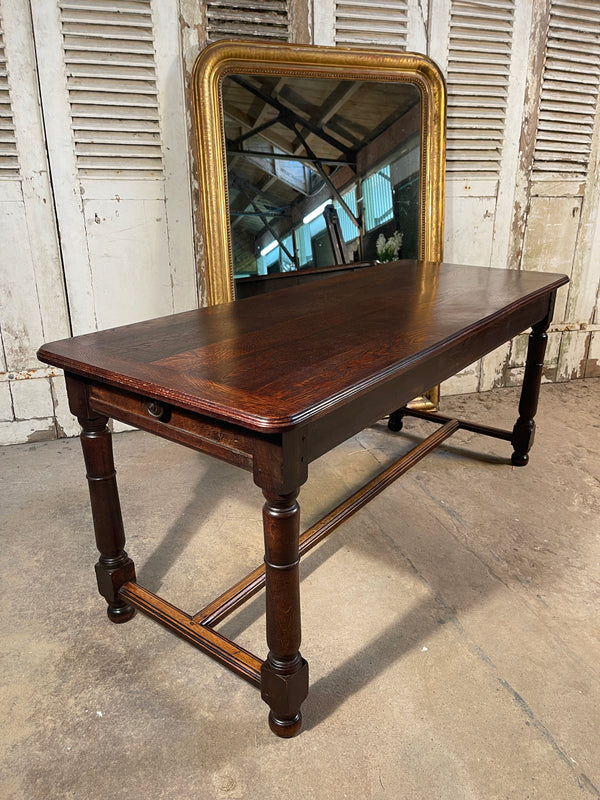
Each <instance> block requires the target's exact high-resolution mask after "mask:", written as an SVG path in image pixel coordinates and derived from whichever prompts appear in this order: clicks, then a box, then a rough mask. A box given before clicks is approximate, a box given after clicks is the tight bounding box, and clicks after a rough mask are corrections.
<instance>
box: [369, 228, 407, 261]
mask: <svg viewBox="0 0 600 800" xmlns="http://www.w3.org/2000/svg"><path fill="white" fill-rule="evenodd" d="M402 239H404V234H403V233H400V231H396V232H395V233H394V234H393V235H392V236H390V238H389V239H388V240H387V241H386V238H385V236H384V235H383V233H380V234H379V236H378V237H377V241H376V242H375V248H376V250H377V258H378V259H379V260H380V261H396V259H397V258H398V252H399V251H400V248H401V247H402Z"/></svg>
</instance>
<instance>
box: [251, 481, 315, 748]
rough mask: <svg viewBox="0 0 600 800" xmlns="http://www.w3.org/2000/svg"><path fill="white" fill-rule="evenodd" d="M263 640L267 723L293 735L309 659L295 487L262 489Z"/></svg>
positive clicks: (280, 732)
mask: <svg viewBox="0 0 600 800" xmlns="http://www.w3.org/2000/svg"><path fill="white" fill-rule="evenodd" d="M264 495H265V498H266V501H267V502H266V503H265V505H264V507H263V523H264V534H265V571H266V609H267V644H268V646H269V654H268V656H267V659H266V661H264V662H263V665H262V669H261V694H262V698H263V700H264V701H265V702H266V703H267V704H268V705H269V707H270V709H271V711H270V713H269V725H270V727H271V730H272V731H273V732H274V733H276V734H277V735H278V736H282V737H285V738H289V737H291V736H295V735H296V734H297V733H298V732H299V730H300V727H301V725H302V714H301V712H300V706H301V704H302V702H303V701H304V700H305V698H306V696H307V695H308V664H307V663H306V661H305V660H304V659H303V658H302V656H301V655H300V653H299V647H300V638H301V629H300V583H299V572H298V565H299V553H298V539H299V533H300V529H299V523H300V511H299V508H298V503H297V502H296V497H297V496H298V493H297V492H294V493H292V494H287V495H276V494H271V493H269V492H267V491H264Z"/></svg>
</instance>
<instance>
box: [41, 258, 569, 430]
mask: <svg viewBox="0 0 600 800" xmlns="http://www.w3.org/2000/svg"><path fill="white" fill-rule="evenodd" d="M566 280H567V279H566V278H565V277H564V276H556V275H547V274H544V273H537V272H536V273H534V272H521V271H513V270H503V269H484V268H478V267H464V266H454V265H446V264H443V265H440V264H435V263H423V262H414V261H405V262H402V261H401V262H395V263H392V264H381V265H379V266H377V267H376V268H373V269H367V270H358V271H357V272H354V273H352V274H351V275H345V276H344V277H343V278H331V279H327V280H323V281H321V282H320V283H319V284H317V285H315V286H298V287H294V288H293V289H287V290H285V291H282V292H277V293H273V294H270V295H265V296H262V297H256V298H249V299H247V300H244V301H242V302H235V303H225V304H223V305H220V306H213V307H211V308H207V309H201V310H199V311H190V312H185V313H183V314H177V315H175V316H173V317H163V318H161V319H158V320H151V321H148V322H141V323H137V324H135V325H128V326H124V327H121V328H115V329H112V330H109V331H102V332H99V333H92V334H89V335H87V336H78V337H76V338H75V339H67V340H64V341H62V342H55V343H53V344H51V345H45V346H44V347H42V348H41V350H40V352H39V357H40V359H41V360H42V361H45V362H46V363H49V364H53V365H54V366H58V367H62V368H64V369H65V370H67V371H68V372H72V373H76V374H79V375H83V376H93V377H94V378H95V379H101V380H103V381H106V382H108V383H109V384H112V385H116V386H120V387H121V388H126V389H130V390H133V391H136V392H139V393H141V394H143V395H145V396H147V397H149V398H153V399H156V400H159V401H164V402H166V403H167V404H173V405H177V406H178V407H179V408H185V409H189V410H191V411H194V412H197V413H200V414H205V415H207V416H209V417H214V418H217V419H222V420H225V421H226V422H228V423H235V424H239V425H241V426H242V427H246V428H249V429H251V430H256V431H268V432H280V431H284V430H289V429H291V428H293V427H295V426H298V425H300V424H301V423H303V422H307V421H309V420H310V421H312V420H314V419H315V418H317V417H319V416H325V415H326V414H327V413H329V412H330V411H333V410H334V409H336V408H339V407H340V406H343V405H346V404H347V402H348V401H349V400H350V399H352V398H354V397H356V396H358V395H361V394H364V393H365V392H368V391H369V389H371V388H372V387H375V386H377V385H380V384H381V382H382V381H388V380H390V379H391V378H393V377H400V376H405V375H406V374H407V373H410V371H411V370H414V369H416V368H418V367H423V366H424V365H426V364H427V363H430V364H432V363H433V362H434V361H437V364H436V366H434V367H433V368H432V370H431V372H433V373H436V374H437V372H438V371H439V365H440V364H441V363H442V362H443V361H444V360H445V358H446V354H447V353H448V352H449V351H451V350H453V351H454V353H453V355H454V359H453V363H452V365H451V367H450V369H451V371H450V372H449V373H448V374H452V371H457V368H460V367H461V366H466V365H467V364H469V363H471V362H472V361H474V360H475V358H476V357H478V355H480V354H481V351H482V347H483V346H485V347H489V349H493V347H495V346H497V345H498V344H501V343H502V341H506V340H507V339H508V338H510V336H511V335H512V333H513V329H514V325H513V327H512V328H509V327H508V323H509V322H510V320H511V319H512V318H513V317H514V316H515V315H518V312H519V310H526V309H527V306H528V305H531V303H532V302H534V301H535V300H536V299H538V300H541V301H542V304H543V300H544V298H547V297H548V294H549V292H550V291H551V290H553V289H556V288H558V286H561V285H562V284H563V283H565V282H566ZM546 310H547V309H544V310H543V311H542V313H540V315H539V318H541V317H543V316H545V314H546ZM527 316H531V315H530V314H525V317H527ZM533 321H537V320H535V319H533V320H532V319H531V318H530V319H529V320H528V322H526V323H525V324H524V327H527V326H528V325H530V324H531V323H532V322H533ZM519 324H523V322H522V321H521V320H519ZM492 327H495V329H496V330H495V333H496V335H495V337H491V336H489V337H488V338H487V339H486V342H485V345H482V346H478V343H479V342H481V340H482V337H483V336H485V335H486V332H488V331H489V330H491V328H492ZM522 329H523V328H521V330H522ZM515 332H519V331H515ZM503 336H504V338H502V337H503ZM435 383H436V380H435V379H433V380H431V379H429V380H428V381H427V382H426V384H425V385H423V386H422V387H420V391H416V392H415V391H413V390H411V391H412V393H411V394H409V395H408V396H407V397H406V398H404V400H405V401H408V400H410V399H411V397H415V396H417V395H418V394H420V393H421V391H424V390H426V389H427V388H429V387H430V386H433V385H435ZM397 405H400V403H398V404H397ZM388 410H390V409H388Z"/></svg>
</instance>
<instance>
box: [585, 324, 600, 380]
mask: <svg viewBox="0 0 600 800" xmlns="http://www.w3.org/2000/svg"><path fill="white" fill-rule="evenodd" d="M585 377H586V378H600V331H593V332H592V333H591V334H590V347H589V351H588V356H587V361H586V365H585Z"/></svg>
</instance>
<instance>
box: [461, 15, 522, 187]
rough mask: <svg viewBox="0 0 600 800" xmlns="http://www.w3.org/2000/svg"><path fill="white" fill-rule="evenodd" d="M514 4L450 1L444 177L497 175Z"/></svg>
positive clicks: (500, 152)
mask: <svg viewBox="0 0 600 800" xmlns="http://www.w3.org/2000/svg"><path fill="white" fill-rule="evenodd" d="M513 15H514V0H453V2H452V4H451V13H450V35H449V44H448V131H447V142H446V163H447V169H448V172H449V174H457V175H459V174H468V175H470V176H473V175H476V176H480V177H497V176H498V174H499V170H500V163H501V158H502V144H503V140H504V123H505V117H506V101H507V92H508V78H509V72H510V58H511V47H512V31H513Z"/></svg>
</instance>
